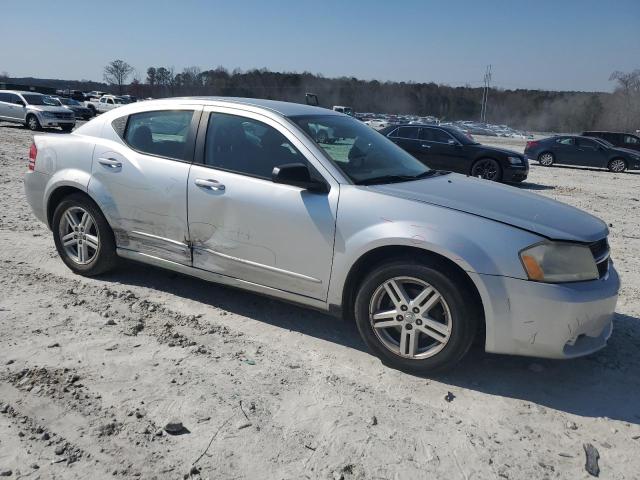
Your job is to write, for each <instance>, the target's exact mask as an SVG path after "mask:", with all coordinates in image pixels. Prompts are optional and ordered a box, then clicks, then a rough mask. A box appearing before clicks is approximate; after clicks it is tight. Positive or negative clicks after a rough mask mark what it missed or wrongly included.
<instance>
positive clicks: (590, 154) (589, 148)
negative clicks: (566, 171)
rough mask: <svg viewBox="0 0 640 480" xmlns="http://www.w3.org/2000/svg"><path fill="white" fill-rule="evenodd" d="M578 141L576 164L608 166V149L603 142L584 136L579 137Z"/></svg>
mask: <svg viewBox="0 0 640 480" xmlns="http://www.w3.org/2000/svg"><path fill="white" fill-rule="evenodd" d="M576 141H577V149H578V158H577V159H576V162H575V165H582V166H585V167H606V166H607V154H606V149H605V147H604V146H603V145H602V144H600V143H598V142H596V141H595V140H591V139H590V138H584V137H578V138H577V139H576Z"/></svg>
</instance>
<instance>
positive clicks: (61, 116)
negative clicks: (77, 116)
mask: <svg viewBox="0 0 640 480" xmlns="http://www.w3.org/2000/svg"><path fill="white" fill-rule="evenodd" d="M55 116H56V118H58V119H60V120H71V119H72V118H73V113H58V112H56V113H55Z"/></svg>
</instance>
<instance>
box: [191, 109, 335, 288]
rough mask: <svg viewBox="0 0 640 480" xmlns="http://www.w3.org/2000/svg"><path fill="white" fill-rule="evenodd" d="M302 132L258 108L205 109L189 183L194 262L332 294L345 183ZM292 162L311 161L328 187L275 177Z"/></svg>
mask: <svg viewBox="0 0 640 480" xmlns="http://www.w3.org/2000/svg"><path fill="white" fill-rule="evenodd" d="M207 117H208V118H207ZM298 135H299V132H297V130H296V128H295V127H293V126H291V125H287V124H285V123H281V121H280V120H276V119H274V118H271V117H267V116H265V115H263V114H260V113H256V112H251V111H247V110H240V109H235V108H229V107H210V108H208V109H205V113H204V114H203V119H202V122H201V126H200V130H199V133H198V147H197V153H196V161H197V162H198V163H194V165H193V167H192V168H191V173H190V174H189V182H188V187H187V193H188V204H189V231H190V235H191V240H192V245H193V266H194V267H196V268H201V269H205V270H208V271H212V272H215V273H218V274H222V275H226V276H229V277H233V278H237V279H241V280H245V281H249V282H252V283H255V284H259V285H263V286H267V287H272V288H276V289H278V290H282V291H287V292H292V293H296V294H299V295H305V296H307V297H311V298H314V299H320V300H325V299H326V296H327V290H328V285H329V278H330V274H331V267H332V261H333V245H334V234H335V221H336V212H337V206H338V196H339V193H340V190H339V184H338V183H337V182H336V181H335V180H334V179H333V177H331V175H329V173H328V172H327V171H326V170H325V169H324V167H323V166H322V164H321V163H320V162H319V161H318V160H317V159H316V158H315V157H314V156H313V154H312V153H311V151H310V150H309V149H307V147H306V146H305V145H304V143H303V142H302V141H301V140H300V138H298ZM288 163H304V164H306V165H307V166H309V168H310V170H311V171H312V172H313V173H314V175H315V176H317V177H318V178H319V179H323V180H324V181H326V183H327V184H329V186H330V191H329V192H328V193H314V192H310V191H308V190H305V189H302V188H298V187H293V186H290V185H281V184H276V183H273V182H272V181H271V172H272V171H273V168H274V167H276V166H279V165H283V164H288Z"/></svg>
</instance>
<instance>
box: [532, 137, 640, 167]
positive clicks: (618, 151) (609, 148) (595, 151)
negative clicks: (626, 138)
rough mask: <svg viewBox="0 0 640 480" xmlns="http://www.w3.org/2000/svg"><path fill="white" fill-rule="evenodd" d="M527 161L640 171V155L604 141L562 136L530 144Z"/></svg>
mask: <svg viewBox="0 0 640 480" xmlns="http://www.w3.org/2000/svg"><path fill="white" fill-rule="evenodd" d="M524 153H525V155H526V156H527V158H530V159H532V160H537V161H538V162H539V163H540V165H542V166H545V167H550V166H551V165H554V164H558V165H576V166H581V167H598V168H608V169H609V170H610V171H612V172H624V171H625V170H627V169H640V153H638V152H635V151H633V150H627V149H626V148H617V147H614V146H613V145H612V144H610V143H609V142H607V141H606V140H603V139H601V138H591V137H581V136H577V135H561V136H557V137H549V138H544V139H542V140H533V141H530V142H527V147H526V148H525V150H524Z"/></svg>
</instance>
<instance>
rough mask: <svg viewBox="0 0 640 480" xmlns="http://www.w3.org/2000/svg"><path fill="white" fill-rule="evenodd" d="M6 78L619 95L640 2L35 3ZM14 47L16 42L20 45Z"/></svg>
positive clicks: (9, 7)
mask: <svg viewBox="0 0 640 480" xmlns="http://www.w3.org/2000/svg"><path fill="white" fill-rule="evenodd" d="M0 24H1V25H2V27H1V30H2V38H3V41H2V44H1V45H0V73H2V72H7V73H8V74H9V75H10V76H12V77H23V76H33V77H40V78H61V79H69V80H75V79H77V80H80V79H88V80H98V81H101V80H102V74H103V69H104V66H105V65H106V64H107V63H108V62H109V61H111V60H114V59H117V58H119V59H122V60H125V61H126V62H128V63H129V64H131V65H132V66H133V67H134V68H135V69H136V72H137V75H138V77H139V78H140V79H141V80H144V79H145V77H146V70H147V68H148V67H149V66H173V67H175V69H176V72H178V71H180V70H182V69H183V68H184V67H189V66H199V67H200V68H202V69H203V70H204V69H209V68H215V67H217V66H219V65H221V66H224V67H226V68H228V69H229V70H233V69H234V68H240V69H243V70H248V69H252V68H267V69H269V70H273V71H289V72H292V71H294V72H303V71H309V72H312V73H321V74H323V75H324V76H326V77H339V76H354V77H357V78H361V79H366V80H371V79H377V80H381V81H386V80H392V81H406V82H409V81H412V82H436V83H443V84H449V85H454V86H457V85H467V84H468V85H471V86H480V85H482V80H483V76H484V70H485V67H486V65H488V64H491V65H492V68H493V80H492V84H493V85H494V86H497V87H501V88H508V89H513V88H535V89H548V90H582V91H610V90H612V88H613V86H614V85H613V82H611V81H609V76H610V74H611V73H612V72H613V71H615V70H621V71H631V70H633V69H636V68H640V0H609V1H603V0H552V1H548V0H536V1H533V0H529V1H527V0H511V1H509V0H482V1H478V0H455V1H452V2H449V1H443V0H439V1H431V0H395V1H388V0H385V1H379V0H367V1H365V0H342V1H338V0H323V1H317V0H314V1H311V0H267V1H264V0H263V1H259V0H236V1H228V0H226V1H214V0H211V1H205V0H179V1H178V0H174V1H165V0H155V1H150V0H137V1H133V0H109V1H104V0H101V1H97V0H96V1H92V0H83V1H82V0H65V1H61V2H59V1H50V0H29V1H17V2H6V3H4V4H3V8H2V15H1V20H0ZM8 39H13V40H11V41H9V40H8Z"/></svg>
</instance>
